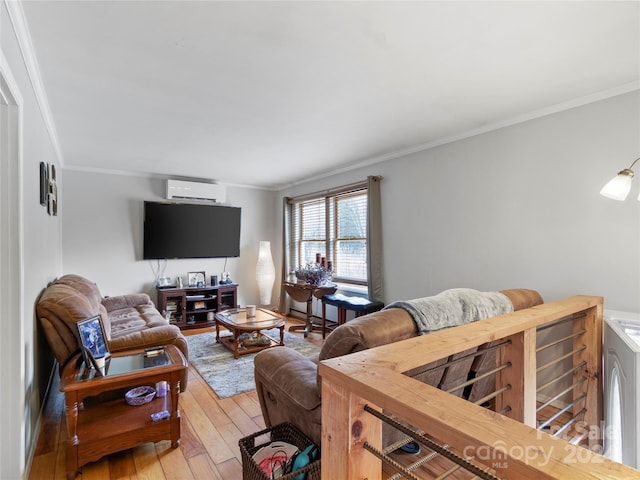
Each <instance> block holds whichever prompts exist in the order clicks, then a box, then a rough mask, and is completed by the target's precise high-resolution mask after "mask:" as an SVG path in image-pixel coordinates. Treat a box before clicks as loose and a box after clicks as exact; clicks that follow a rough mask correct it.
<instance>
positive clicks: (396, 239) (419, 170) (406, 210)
mask: <svg viewBox="0 0 640 480" xmlns="http://www.w3.org/2000/svg"><path fill="white" fill-rule="evenodd" d="M638 156H640V93H639V92H638V91H636V92H632V93H629V94H625V95H620V96H617V97H614V98H610V99H607V100H603V101H599V102H597V103H592V104H589V105H585V106H582V107H578V108H573V109H571V110H567V111H563V112H560V113H556V114H553V115H548V116H546V117H542V118H539V119H535V120H531V121H528V122H525V123H521V124H517V125H514V126H510V127H506V128H503V129H500V130H496V131H493V132H490V133H486V134H483V135H478V136H475V137H471V138H468V139H465V140H460V141H457V142H453V143H450V144H447V145H443V146H440V147H437V148H433V149H430V150H427V151H423V152H419V153H416V154H412V155H407V156H405V157H402V158H398V159H395V160H389V161H386V162H384V163H379V164H376V165H371V166H369V167H366V168H361V169H359V170H357V171H351V172H348V173H346V174H340V175H336V176H333V177H328V178H324V179H322V180H319V181H315V182H310V183H306V184H304V185H298V186H296V187H295V188H290V189H287V190H286V191H284V192H282V193H283V194H284V195H288V196H295V195H299V194H302V193H307V192H313V191H318V190H322V189H324V188H329V187H332V186H337V185H341V184H347V183H351V182H354V181H357V180H362V179H364V178H365V177H366V176H367V175H374V174H375V175H377V174H380V175H382V176H383V177H384V179H383V180H382V183H381V188H382V192H381V193H382V205H383V228H384V237H383V244H384V247H383V248H384V274H385V285H384V288H385V301H386V302H387V303H388V302H391V301H393V300H398V299H409V298H416V297H422V296H427V295H433V294H436V293H438V292H440V291H442V290H444V289H447V288H453V287H470V288H477V289H480V290H499V289H506V288H520V287H521V288H532V289H536V290H538V291H540V293H541V294H542V295H543V297H544V298H545V300H547V301H551V300H557V299H560V298H563V297H566V296H571V295H575V294H587V295H602V296H604V297H605V305H606V307H607V308H613V309H619V310H627V311H634V312H639V311H640V202H638V201H637V200H636V197H637V196H638V193H639V192H640V179H638V178H636V180H635V183H634V188H633V190H632V193H631V194H630V197H629V198H628V199H627V201H626V202H623V203H621V202H616V201H613V200H609V199H607V198H604V197H602V196H600V195H599V194H598V192H599V190H600V188H602V186H603V185H604V184H605V183H606V182H607V181H608V180H609V179H610V178H612V177H613V176H614V175H615V174H616V173H617V172H618V171H619V170H621V169H622V168H626V167H628V166H629V164H631V162H632V161H633V160H634V159H635V158H637V157H638ZM639 173H640V172H639Z"/></svg>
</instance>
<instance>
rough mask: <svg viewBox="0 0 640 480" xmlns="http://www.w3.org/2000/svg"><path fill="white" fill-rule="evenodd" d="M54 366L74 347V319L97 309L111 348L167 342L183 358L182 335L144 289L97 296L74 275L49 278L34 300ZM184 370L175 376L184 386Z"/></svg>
mask: <svg viewBox="0 0 640 480" xmlns="http://www.w3.org/2000/svg"><path fill="white" fill-rule="evenodd" d="M36 315H37V316H38V318H39V320H40V323H41V324H42V327H43V329H44V333H45V335H46V337H47V341H48V342H49V345H51V349H52V350H53V354H54V356H55V358H56V360H57V361H58V363H59V365H60V371H61V372H62V368H63V367H64V366H65V365H66V363H67V362H69V361H70V360H72V359H73V358H76V357H77V354H79V353H80V346H79V343H78V333H77V329H76V323H77V322H78V321H80V320H85V319H87V318H91V317H94V316H96V315H100V318H101V320H102V324H103V327H104V330H105V332H104V333H105V336H106V341H107V346H108V348H109V351H110V352H111V353H114V352H121V351H126V350H134V349H141V348H147V347H155V346H160V345H168V344H173V345H175V346H177V347H178V348H179V349H180V350H181V351H182V353H183V355H184V356H185V358H186V359H187V360H188V359H189V356H188V346H187V341H186V339H185V338H184V336H183V335H182V333H181V332H180V329H179V328H178V327H177V326H175V325H170V324H169V322H168V321H167V320H166V319H165V318H164V317H163V316H162V315H161V314H160V312H159V311H158V310H157V309H156V308H155V306H154V304H153V302H151V299H150V298H149V296H148V295H147V294H145V293H138V294H132V295H121V296H114V297H103V296H102V295H101V294H100V290H99V289H98V287H97V285H96V284H95V283H93V282H91V281H89V280H87V279H86V278H83V277H81V276H80V275H64V276H62V277H60V278H58V279H57V280H55V281H53V282H52V283H50V284H49V285H48V286H47V288H46V289H45V290H44V292H43V293H42V295H41V296H40V298H39V299H38V303H37V305H36ZM186 377H187V374H186V373H185V376H184V378H183V380H182V381H181V382H180V384H181V390H182V391H184V390H186V388H187V378H186Z"/></svg>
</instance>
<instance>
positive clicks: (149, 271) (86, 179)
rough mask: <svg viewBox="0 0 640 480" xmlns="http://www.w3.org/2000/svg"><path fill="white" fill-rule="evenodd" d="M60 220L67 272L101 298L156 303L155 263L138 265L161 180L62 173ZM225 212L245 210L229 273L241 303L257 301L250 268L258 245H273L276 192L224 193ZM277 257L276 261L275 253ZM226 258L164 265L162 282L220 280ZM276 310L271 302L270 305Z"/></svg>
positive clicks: (238, 190)
mask: <svg viewBox="0 0 640 480" xmlns="http://www.w3.org/2000/svg"><path fill="white" fill-rule="evenodd" d="M62 189H63V190H64V202H63V203H62V205H61V207H60V208H61V209H62V210H64V220H63V229H62V230H63V257H64V272H65V273H77V274H79V275H82V276H85V277H86V278H88V279H90V280H92V281H94V282H96V283H97V284H98V287H99V288H100V291H101V292H102V294H103V295H120V294H125V293H136V292H146V293H149V294H150V295H151V298H152V299H153V300H154V301H155V297H156V295H155V289H154V278H155V277H154V269H157V268H158V264H157V262H156V261H143V260H141V258H142V240H143V237H142V228H143V201H144V200H150V201H162V200H163V199H164V192H165V180H164V179H159V178H150V177H141V176H126V175H111V174H103V173H100V174H97V173H87V172H80V171H73V170H67V171H65V176H64V182H63V185H62ZM226 190H227V199H226V203H227V204H229V205H233V206H237V207H241V208H242V221H241V239H240V257H238V258H230V259H228V262H227V271H229V272H230V273H231V279H232V280H233V281H234V282H236V283H238V284H239V288H238V302H239V303H240V304H247V303H253V304H256V303H258V301H259V296H258V290H257V284H256V276H255V266H256V262H257V260H258V246H259V242H260V240H270V241H273V240H274V235H275V231H276V230H278V229H279V227H278V226H277V224H276V218H277V215H276V213H277V211H276V209H275V203H274V202H275V200H276V193H275V192H272V191H266V190H258V189H252V188H240V187H226ZM276 253H277V252H275V251H274V259H275V254H276ZM223 268H224V259H222V258H218V259H194V260H191V259H190V260H186V259H185V260H169V261H168V262H167V265H166V269H165V271H164V276H170V277H175V276H177V275H182V276H183V277H185V281H186V274H187V272H190V271H202V270H204V271H205V272H206V274H207V278H208V277H209V276H210V275H218V276H219V275H220V272H222V271H223ZM273 302H274V304H275V300H274V301H273Z"/></svg>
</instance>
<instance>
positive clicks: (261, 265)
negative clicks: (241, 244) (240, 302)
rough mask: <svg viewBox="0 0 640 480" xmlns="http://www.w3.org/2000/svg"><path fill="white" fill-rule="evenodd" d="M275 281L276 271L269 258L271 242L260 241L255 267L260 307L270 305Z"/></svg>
mask: <svg viewBox="0 0 640 480" xmlns="http://www.w3.org/2000/svg"><path fill="white" fill-rule="evenodd" d="M275 279H276V270H275V267H274V266H273V258H272V257H271V242H268V241H265V240H262V241H261V242H260V250H259V251H258V264H257V265H256V280H257V282H258V290H259V292H260V303H261V304H262V305H269V304H270V303H271V291H272V290H273V282H274V281H275Z"/></svg>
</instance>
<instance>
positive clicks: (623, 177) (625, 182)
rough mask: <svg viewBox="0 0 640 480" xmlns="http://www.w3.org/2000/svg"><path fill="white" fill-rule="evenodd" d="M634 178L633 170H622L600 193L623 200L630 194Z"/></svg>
mask: <svg viewBox="0 0 640 480" xmlns="http://www.w3.org/2000/svg"><path fill="white" fill-rule="evenodd" d="M632 179H633V172H632V171H631V170H629V169H625V170H622V171H621V172H620V173H618V175H616V176H615V177H614V178H612V179H611V180H610V181H609V183H607V184H606V185H605V186H604V187H603V188H602V190H600V195H602V196H603V197H607V198H611V199H613V200H618V201H620V202H622V201H624V199H625V198H627V195H629V191H630V190H631V180H632Z"/></svg>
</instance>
